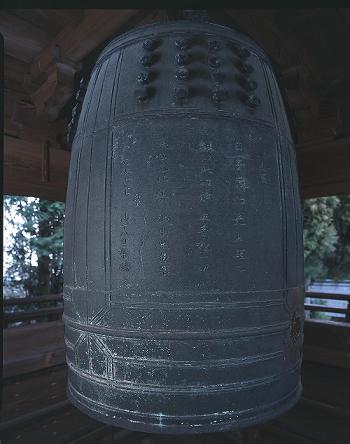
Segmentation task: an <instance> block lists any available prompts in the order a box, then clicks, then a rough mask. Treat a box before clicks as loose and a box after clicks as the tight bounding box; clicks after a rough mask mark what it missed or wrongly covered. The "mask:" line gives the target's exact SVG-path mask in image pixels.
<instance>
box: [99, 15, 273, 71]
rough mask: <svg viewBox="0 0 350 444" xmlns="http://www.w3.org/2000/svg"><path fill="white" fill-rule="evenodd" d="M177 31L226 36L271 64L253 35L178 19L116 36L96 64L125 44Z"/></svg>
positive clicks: (134, 29) (221, 26)
mask: <svg viewBox="0 0 350 444" xmlns="http://www.w3.org/2000/svg"><path fill="white" fill-rule="evenodd" d="M176 33H179V34H181V33H184V34H185V33H186V34H187V35H188V34H191V35H196V34H197V35H198V33H205V34H206V35H207V36H208V37H213V38H220V37H222V38H226V39H228V40H230V41H232V42H233V43H236V44H238V45H240V44H243V45H244V46H245V47H246V48H247V49H249V50H250V51H251V52H252V53H255V54H256V55H257V56H259V57H262V58H264V59H265V61H266V62H267V63H268V64H271V63H270V59H269V57H268V55H267V54H266V53H265V51H264V50H263V49H262V48H260V46H259V45H258V44H257V43H256V42H255V41H254V40H253V39H252V38H251V37H249V36H247V35H246V34H244V33H242V32H240V31H238V30H236V29H234V28H229V27H228V26H224V25H219V24H217V23H211V22H193V21H191V20H176V21H161V22H158V23H152V24H149V25H142V26H138V27H136V28H133V29H131V30H129V31H127V32H125V33H123V34H121V35H118V36H116V37H115V38H114V39H113V40H111V41H110V42H109V43H108V44H107V46H105V48H104V49H103V50H102V52H101V53H100V55H99V56H98V58H97V60H96V65H98V64H100V63H101V62H102V61H103V60H104V59H105V58H107V57H109V56H110V55H111V54H112V53H113V52H115V51H116V50H118V49H121V48H122V47H124V46H125V45H129V44H131V43H134V42H137V41H139V40H144V39H149V38H160V37H162V36H163V35H164V36H169V35H176Z"/></svg>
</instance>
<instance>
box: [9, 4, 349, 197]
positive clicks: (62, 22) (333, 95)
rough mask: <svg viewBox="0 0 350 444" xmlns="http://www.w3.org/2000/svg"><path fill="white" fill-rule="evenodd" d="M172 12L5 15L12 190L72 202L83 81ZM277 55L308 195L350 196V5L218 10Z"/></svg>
mask: <svg viewBox="0 0 350 444" xmlns="http://www.w3.org/2000/svg"><path fill="white" fill-rule="evenodd" d="M168 13H169V12H168V11H166V10H137V9H132V10H126V9H119V10H73V9H71V10H66V9H50V10H44V9H25V10H21V9H16V10H2V11H0V32H1V33H2V35H3V37H4V43H5V122H4V124H5V171H4V173H5V187H4V192H5V193H7V194H23V195H33V196H39V197H43V198H48V199H57V200H64V199H65V189H66V183H67V174H68V165H69V158H70V153H69V149H68V146H67V143H66V134H67V124H68V121H69V120H70V117H71V109H72V103H73V98H74V96H75V94H76V91H77V87H78V81H79V79H80V78H81V76H82V74H83V73H84V71H85V70H86V69H88V67H89V66H91V63H93V61H94V59H95V58H96V56H97V54H98V52H99V51H100V50H101V49H102V48H103V46H104V45H105V44H106V43H107V42H108V41H109V40H110V39H111V38H113V37H114V36H116V35H118V34H120V33H122V32H125V31H126V30H128V29H131V28H133V27H135V26H139V25H142V24H146V23H153V22H157V21H160V20H165V19H166V18H167V16H168ZM209 16H210V19H211V21H215V22H218V23H221V24H226V25H228V26H235V27H237V28H238V29H240V30H241V31H243V32H245V33H246V34H248V35H250V36H251V37H252V38H253V39H254V40H255V41H256V42H257V43H258V44H259V45H260V46H261V47H262V48H263V49H265V51H266V52H267V53H268V54H269V56H270V58H271V60H272V62H273V63H274V65H275V67H276V70H277V71H278V73H279V74H280V77H281V84H282V86H283V87H284V88H285V90H286V93H287V100H288V103H289V107H290V109H291V115H292V119H293V122H294V125H295V128H296V133H297V142H298V143H297V158H298V170H299V176H300V182H301V193H302V195H303V196H304V197H312V196H318V195H331V194H350V106H349V105H350V45H349V42H350V9H336V8H330V9H326V8H323V9H300V10H299V9H268V10H245V9H237V10H224V9H220V10H215V9H213V10H209Z"/></svg>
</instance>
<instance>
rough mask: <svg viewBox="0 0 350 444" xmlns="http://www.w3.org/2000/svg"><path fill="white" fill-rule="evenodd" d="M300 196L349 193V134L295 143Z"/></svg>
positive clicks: (309, 196)
mask: <svg viewBox="0 0 350 444" xmlns="http://www.w3.org/2000/svg"><path fill="white" fill-rule="evenodd" d="M297 161H298V173H299V180H300V191H301V196H302V197H303V198H304V199H306V198H311V197H320V196H332V195H336V194H350V137H347V138H343V139H338V140H333V141H329V142H325V143H320V144H317V145H309V146H304V147H303V146H299V147H297Z"/></svg>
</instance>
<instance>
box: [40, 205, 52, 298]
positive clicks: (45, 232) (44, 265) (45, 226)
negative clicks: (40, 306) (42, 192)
mask: <svg viewBox="0 0 350 444" xmlns="http://www.w3.org/2000/svg"><path fill="white" fill-rule="evenodd" d="M39 208H40V212H45V210H46V208H45V205H44V203H43V201H42V200H40V204H39ZM48 236H50V226H49V221H48V220H44V221H40V222H39V237H48ZM49 293H50V258H49V256H48V255H45V254H42V255H40V256H38V294H39V295H45V294H49Z"/></svg>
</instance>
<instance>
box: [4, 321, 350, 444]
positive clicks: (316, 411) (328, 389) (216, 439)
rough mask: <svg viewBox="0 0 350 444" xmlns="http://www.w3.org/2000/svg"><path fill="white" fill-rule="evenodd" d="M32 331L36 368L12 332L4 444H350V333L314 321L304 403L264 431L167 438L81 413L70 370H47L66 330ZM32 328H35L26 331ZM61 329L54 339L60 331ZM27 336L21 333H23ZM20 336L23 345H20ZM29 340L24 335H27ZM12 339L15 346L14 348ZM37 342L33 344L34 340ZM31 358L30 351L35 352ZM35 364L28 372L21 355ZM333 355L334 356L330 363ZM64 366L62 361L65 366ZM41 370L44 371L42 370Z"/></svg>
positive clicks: (309, 331) (305, 367) (60, 367)
mask: <svg viewBox="0 0 350 444" xmlns="http://www.w3.org/2000/svg"><path fill="white" fill-rule="evenodd" d="M54 324H55V323H50V325H49V326H47V327H48V330H47V331H48V336H47V337H46V338H45V337H44V336H45V335H44V330H45V327H44V326H40V327H38V328H37V329H33V330H32V336H31V338H29V339H28V340H33V335H34V336H35V337H36V336H37V339H38V342H37V344H38V356H37V362H36V363H35V362H34V361H30V360H29V361H28V359H29V357H30V353H29V354H28V353H27V354H26V347H28V344H27V339H26V338H25V336H26V331H27V330H29V329H27V328H26V327H23V329H22V328H21V329H18V331H14V332H12V333H11V332H10V329H9V330H8V338H10V339H9V342H8V343H7V355H6V356H7V361H6V362H7V365H8V367H7V370H8V372H7V373H8V375H9V374H11V372H12V374H13V375H12V376H8V377H7V378H6V379H5V380H4V384H3V409H2V413H1V418H0V420H1V422H0V437H1V444H31V443H33V444H41V442H43V443H45V444H51V443H52V444H73V443H80V444H89V443H94V444H95V443H101V444H110V443H119V444H128V443H132V444H134V443H135V444H138V443H139V444H156V443H161V444H175V443H176V444H177V443H179V442H181V444H187V443H188V444H197V443H198V444H199V443H200V444H216V443H218V444H221V443H222V444H225V443H232V444H235V443H237V444H349V443H350V383H349V382H350V369H349V348H350V346H349V344H350V328H349V327H348V326H347V325H341V326H340V327H339V328H338V327H336V326H334V325H333V324H330V325H327V323H325V324H322V323H317V322H316V323H308V324H307V325H306V329H305V347H304V350H305V352H304V362H303V369H302V382H303V397H302V399H301V401H300V402H299V403H298V404H297V405H296V406H295V407H294V408H292V409H291V410H290V411H289V412H287V413H286V414H284V415H282V416H281V417H279V418H277V419H276V420H274V421H271V422H269V423H267V424H265V425H263V426H260V427H257V428H254V429H249V430H243V431H241V432H239V433H237V432H231V433H220V434H208V435H199V436H181V437H180V438H179V437H176V436H168V435H151V434H146V433H136V432H130V431H127V430H124V429H119V428H113V427H110V426H106V425H104V424H102V423H100V422H98V421H95V420H93V419H91V418H90V417H88V416H86V415H84V414H82V413H80V411H78V410H77V409H76V408H75V407H73V406H72V405H71V404H70V402H69V401H68V399H67V397H66V393H65V390H66V380H67V368H66V365H65V364H64V363H61V364H59V365H55V366H52V365H51V366H48V365H50V364H51V363H52V362H54V361H52V360H50V356H52V353H51V352H50V350H49V349H48V348H47V347H48V344H47V341H49V342H50V341H53V339H54V338H56V335H58V336H59V338H60V339H59V341H58V342H56V343H55V342H54V341H53V342H51V344H54V345H55V347H56V349H55V350H57V347H58V349H60V348H61V347H62V340H63V330H62V324H61V323H57V324H56V327H54ZM28 327H29V326H28ZM55 328H56V330H57V331H56V333H55ZM20 330H21V331H20ZM19 335H22V340H19V339H20V337H19ZM23 335H24V337H23ZM11 341H14V345H16V348H11V347H10V345H11ZM34 343H35V342H34ZM31 353H32V350H31ZM19 355H20V356H22V357H23V359H25V360H27V362H31V365H30V366H29V369H34V371H31V372H29V371H27V372H26V373H23V371H24V370H25V366H23V365H22V364H21V363H20V361H19V357H18V356H19ZM332 357H333V358H335V359H334V360H333V361H332ZM61 362H62V360H61ZM40 366H46V367H45V368H42V369H40V370H37V368H38V367H40Z"/></svg>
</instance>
